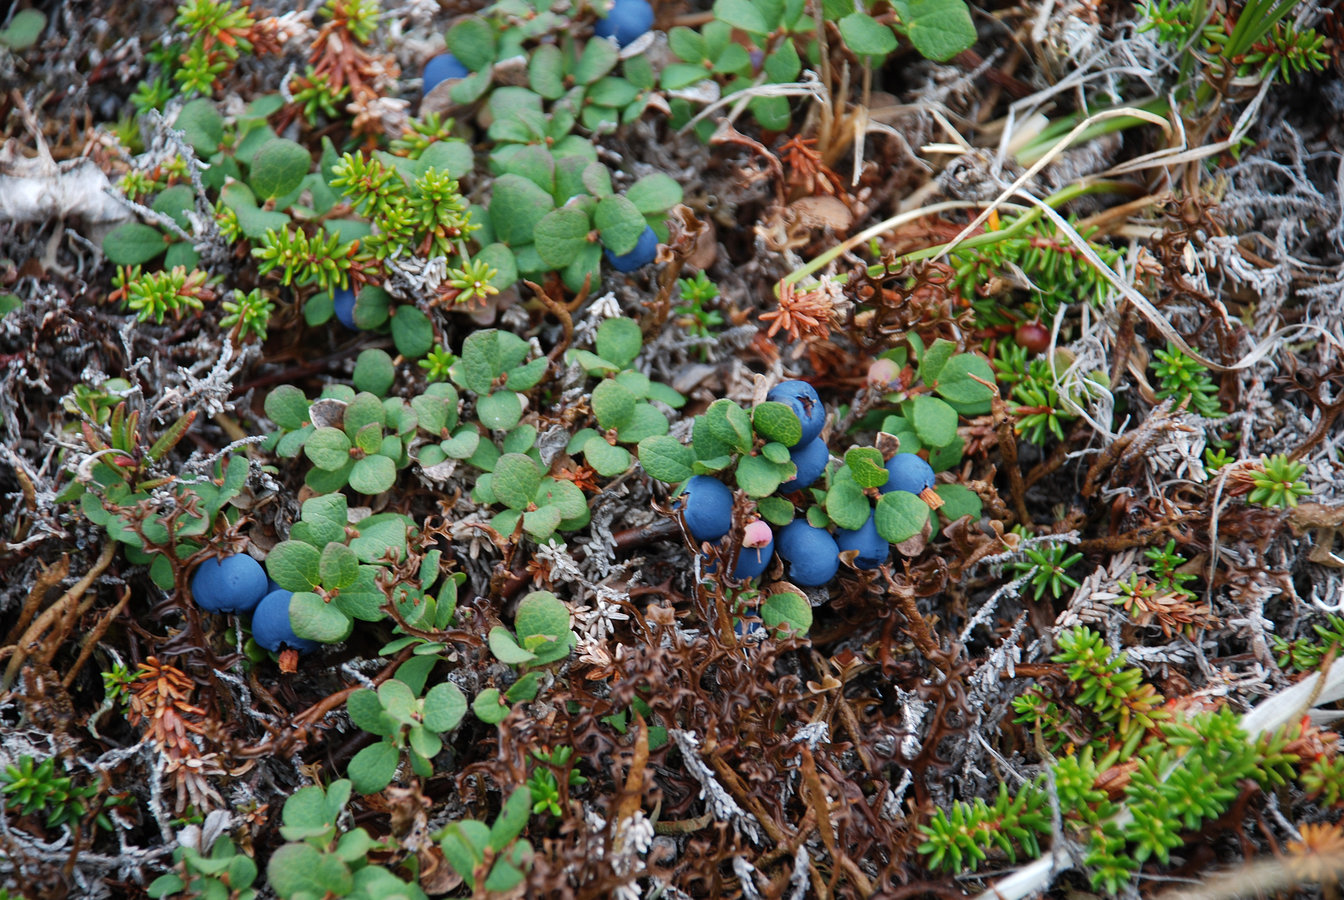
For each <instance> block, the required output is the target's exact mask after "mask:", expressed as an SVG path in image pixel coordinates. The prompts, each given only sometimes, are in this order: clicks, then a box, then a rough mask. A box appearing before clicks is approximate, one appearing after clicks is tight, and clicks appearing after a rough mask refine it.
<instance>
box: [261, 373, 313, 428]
mask: <svg viewBox="0 0 1344 900" xmlns="http://www.w3.org/2000/svg"><path fill="white" fill-rule="evenodd" d="M265 410H266V415H267V417H269V418H270V420H271V421H272V422H274V423H275V424H276V425H279V426H280V427H281V428H284V429H286V430H291V431H292V430H294V429H297V428H302V427H303V426H304V425H306V424H307V423H308V398H307V397H305V396H304V395H303V391H301V390H299V389H298V388H296V387H294V385H292V384H282V385H280V386H279V387H277V388H276V389H275V390H273V391H271V392H270V393H269V394H267V395H266V404H265Z"/></svg>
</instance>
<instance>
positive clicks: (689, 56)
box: [667, 25, 705, 63]
mask: <svg viewBox="0 0 1344 900" xmlns="http://www.w3.org/2000/svg"><path fill="white" fill-rule="evenodd" d="M667 44H668V46H669V47H670V48H671V49H672V52H673V53H675V54H676V55H677V58H678V59H680V60H682V61H683V62H688V63H694V62H700V61H701V60H702V59H704V58H705V39H704V38H702V37H701V36H700V32H698V31H696V30H695V29H693V28H687V27H686V26H684V25H678V26H677V27H675V28H673V29H672V30H671V31H669V32H668V33H667Z"/></svg>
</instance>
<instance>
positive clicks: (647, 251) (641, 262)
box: [602, 225, 658, 272]
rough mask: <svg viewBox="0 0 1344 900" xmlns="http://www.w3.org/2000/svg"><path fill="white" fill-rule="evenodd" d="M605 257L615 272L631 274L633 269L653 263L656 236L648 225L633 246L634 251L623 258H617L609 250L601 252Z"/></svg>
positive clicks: (656, 241)
mask: <svg viewBox="0 0 1344 900" xmlns="http://www.w3.org/2000/svg"><path fill="white" fill-rule="evenodd" d="M602 252H603V253H605V254H606V256H607V262H609V263H611V264H612V266H614V267H615V269H616V271H617V272H633V271H635V269H639V268H642V267H644V266H647V265H648V264H649V263H651V262H653V258H654V257H655V256H657V255H658V235H656V234H654V233H653V229H652V228H650V227H649V226H648V225H645V226H644V233H643V234H641V235H640V236H639V241H638V242H637V243H636V244H635V249H633V250H631V251H630V252H629V253H626V254H624V255H623V256H617V255H616V254H615V253H612V252H611V251H610V250H604V251H602Z"/></svg>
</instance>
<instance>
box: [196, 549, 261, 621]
mask: <svg viewBox="0 0 1344 900" xmlns="http://www.w3.org/2000/svg"><path fill="white" fill-rule="evenodd" d="M265 594H266V570H265V569H263V568H262V567H261V563H259V562H257V561H256V560H255V559H253V558H252V557H250V556H248V555H247V554H246V553H236V554H234V555H233V556H226V557H224V558H223V559H207V560H206V561H205V562H203V563H201V564H200V566H199V567H197V569H196V574H194V575H192V576H191V596H192V597H193V598H194V599H195V600H196V605H197V606H199V607H200V608H201V609H203V610H205V611H206V612H212V613H247V612H251V611H252V609H253V608H254V607H255V606H256V605H257V603H258V602H259V601H260V600H261V598H262V597H263V596H265Z"/></svg>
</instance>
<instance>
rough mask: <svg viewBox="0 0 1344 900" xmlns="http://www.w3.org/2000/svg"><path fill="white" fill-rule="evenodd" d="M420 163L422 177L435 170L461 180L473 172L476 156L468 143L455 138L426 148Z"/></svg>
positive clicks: (421, 155) (436, 142) (437, 142)
mask: <svg viewBox="0 0 1344 900" xmlns="http://www.w3.org/2000/svg"><path fill="white" fill-rule="evenodd" d="M419 162H420V174H421V175H423V174H424V173H426V172H428V171H429V170H431V169H434V170H436V171H439V172H446V173H448V175H450V176H452V177H453V178H461V177H462V176H463V175H466V174H467V173H468V172H470V171H471V169H472V166H473V164H474V163H475V156H474V155H473V154H472V152H471V146H470V145H469V144H468V143H467V142H466V141H462V140H458V139H456V138H453V139H451V140H446V141H435V142H434V143H432V144H430V145H429V146H428V147H426V148H425V152H423V153H421V154H420V160H419Z"/></svg>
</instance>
